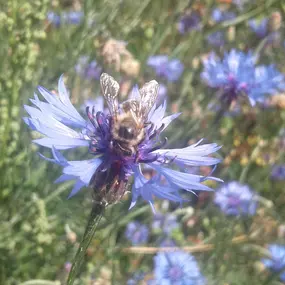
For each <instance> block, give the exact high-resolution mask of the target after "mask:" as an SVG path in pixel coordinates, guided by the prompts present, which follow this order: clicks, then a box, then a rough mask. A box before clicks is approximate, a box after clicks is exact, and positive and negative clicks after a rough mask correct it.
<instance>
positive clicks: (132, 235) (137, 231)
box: [125, 222, 149, 245]
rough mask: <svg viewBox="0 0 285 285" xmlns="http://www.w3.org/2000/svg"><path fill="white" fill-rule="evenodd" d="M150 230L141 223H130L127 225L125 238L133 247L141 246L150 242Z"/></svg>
mask: <svg viewBox="0 0 285 285" xmlns="http://www.w3.org/2000/svg"><path fill="white" fill-rule="evenodd" d="M148 235H149V229H148V227H147V226H146V225H143V224H141V223H139V222H130V223H128V225H127V228H126V231H125V236H126V238H127V239H128V240H129V241H130V242H131V243H132V245H140V244H143V243H146V242H147V240H148Z"/></svg>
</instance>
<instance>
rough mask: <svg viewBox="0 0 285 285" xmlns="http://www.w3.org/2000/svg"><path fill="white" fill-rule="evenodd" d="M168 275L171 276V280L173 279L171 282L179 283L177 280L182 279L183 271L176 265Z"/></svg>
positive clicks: (170, 269)
mask: <svg viewBox="0 0 285 285" xmlns="http://www.w3.org/2000/svg"><path fill="white" fill-rule="evenodd" d="M168 275H169V278H170V279H171V281H177V280H179V279H181V278H182V276H183V271H182V269H181V267H180V266H178V265H174V266H172V267H170V268H169V272H168Z"/></svg>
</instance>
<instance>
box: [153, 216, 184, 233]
mask: <svg viewBox="0 0 285 285" xmlns="http://www.w3.org/2000/svg"><path fill="white" fill-rule="evenodd" d="M178 227H179V224H178V222H177V218H176V216H175V215H174V214H164V215H163V214H161V213H156V214H155V215H154V217H153V222H152V229H153V230H154V231H158V230H159V231H161V230H162V231H163V232H164V233H165V234H167V235H168V234H170V233H171V232H172V231H173V230H175V229H177V228H178Z"/></svg>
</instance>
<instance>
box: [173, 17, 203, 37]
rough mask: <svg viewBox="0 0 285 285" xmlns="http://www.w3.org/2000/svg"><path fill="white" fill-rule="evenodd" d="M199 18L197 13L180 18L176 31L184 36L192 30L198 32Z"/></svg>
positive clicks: (199, 26)
mask: <svg viewBox="0 0 285 285" xmlns="http://www.w3.org/2000/svg"><path fill="white" fill-rule="evenodd" d="M201 27H202V25H201V17H200V15H199V14H198V13H197V12H191V13H188V14H185V15H183V16H181V17H180V19H179V23H178V31H179V32H180V34H185V33H187V32H190V31H193V30H200V29H201Z"/></svg>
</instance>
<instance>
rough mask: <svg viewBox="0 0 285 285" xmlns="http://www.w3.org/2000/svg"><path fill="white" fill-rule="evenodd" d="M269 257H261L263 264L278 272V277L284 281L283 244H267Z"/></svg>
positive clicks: (284, 260) (284, 252)
mask: <svg viewBox="0 0 285 285" xmlns="http://www.w3.org/2000/svg"><path fill="white" fill-rule="evenodd" d="M268 249H269V252H270V255H271V258H270V259H269V258H263V259H262V262H263V264H264V265H265V266H266V267H267V268H269V269H271V270H272V271H273V272H278V273H280V279H281V280H282V281H283V282H285V246H284V245H279V244H271V245H269V246H268Z"/></svg>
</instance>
